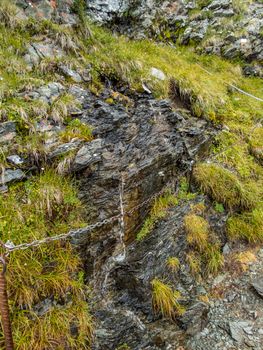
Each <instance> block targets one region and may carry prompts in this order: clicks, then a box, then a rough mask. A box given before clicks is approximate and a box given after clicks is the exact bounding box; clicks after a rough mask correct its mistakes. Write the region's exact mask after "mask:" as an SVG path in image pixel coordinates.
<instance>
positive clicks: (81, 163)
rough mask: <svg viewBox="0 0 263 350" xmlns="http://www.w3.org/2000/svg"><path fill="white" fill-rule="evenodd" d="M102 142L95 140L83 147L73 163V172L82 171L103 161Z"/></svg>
mask: <svg viewBox="0 0 263 350" xmlns="http://www.w3.org/2000/svg"><path fill="white" fill-rule="evenodd" d="M101 153H102V140H101V139H97V140H93V141H91V142H89V143H87V144H86V145H83V146H82V147H81V148H80V150H79V151H78V153H77V154H76V157H75V159H74V162H73V166H72V170H73V171H80V170H82V169H85V168H87V167H88V166H90V165H92V164H95V163H97V162H99V161H101V157H102V156H101Z"/></svg>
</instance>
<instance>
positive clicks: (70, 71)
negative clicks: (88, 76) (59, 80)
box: [59, 65, 82, 83]
mask: <svg viewBox="0 0 263 350" xmlns="http://www.w3.org/2000/svg"><path fill="white" fill-rule="evenodd" d="M59 68H60V70H61V72H62V73H63V74H64V75H65V76H66V77H68V78H70V79H72V80H73V81H74V82H75V83H80V82H82V77H81V76H80V74H79V73H78V72H76V71H74V70H73V69H70V68H68V67H67V66H64V65H61V66H60V67H59Z"/></svg>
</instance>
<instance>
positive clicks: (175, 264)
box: [166, 256, 180, 272]
mask: <svg viewBox="0 0 263 350" xmlns="http://www.w3.org/2000/svg"><path fill="white" fill-rule="evenodd" d="M166 264H167V266H168V268H169V269H170V270H172V271H173V272H177V271H178V270H179V268H180V261H179V259H178V258H176V257H172V256H171V257H169V258H168V259H167V262H166Z"/></svg>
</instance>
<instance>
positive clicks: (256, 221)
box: [227, 205, 263, 243]
mask: <svg viewBox="0 0 263 350" xmlns="http://www.w3.org/2000/svg"><path fill="white" fill-rule="evenodd" d="M227 233H228V236H229V238H230V239H231V240H236V239H244V240H246V241H248V242H251V243H258V242H262V241H263V207H262V205H259V206H258V207H257V208H255V209H254V210H253V211H251V212H244V213H242V214H238V215H235V216H232V217H230V218H229V220H228V222H227Z"/></svg>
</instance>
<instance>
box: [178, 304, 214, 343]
mask: <svg viewBox="0 0 263 350" xmlns="http://www.w3.org/2000/svg"><path fill="white" fill-rule="evenodd" d="M208 311H209V306H208V305H207V304H206V303H203V302H197V303H196V304H194V305H193V306H191V307H190V308H189V309H188V310H187V311H186V312H185V313H184V314H183V316H182V317H181V318H180V321H181V322H182V324H183V326H184V328H185V329H186V333H187V334H188V335H191V336H193V335H195V334H197V333H200V332H201V331H202V330H203V329H204V328H205V326H206V324H207V314H208Z"/></svg>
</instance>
